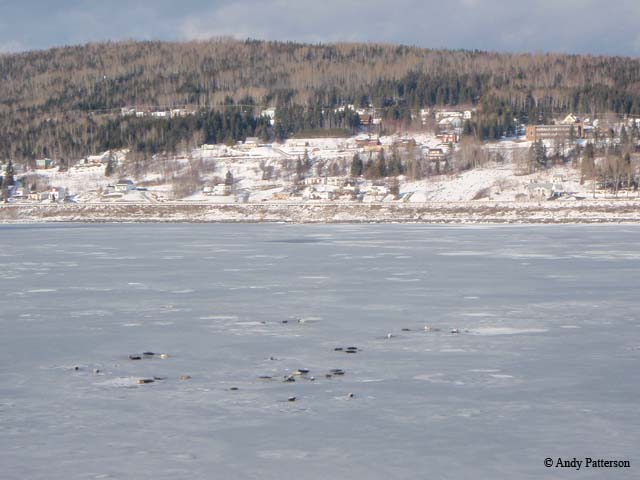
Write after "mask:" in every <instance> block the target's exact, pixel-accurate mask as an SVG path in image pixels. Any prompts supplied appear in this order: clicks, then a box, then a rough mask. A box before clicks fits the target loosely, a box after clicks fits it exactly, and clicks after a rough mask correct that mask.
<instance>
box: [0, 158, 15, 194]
mask: <svg viewBox="0 0 640 480" xmlns="http://www.w3.org/2000/svg"><path fill="white" fill-rule="evenodd" d="M14 175H15V170H14V168H13V163H12V162H11V160H9V163H8V164H7V166H6V168H5V170H4V175H3V177H2V182H0V188H1V190H2V199H3V201H4V203H7V202H8V201H9V187H12V186H13V185H14V178H13V176H14Z"/></svg>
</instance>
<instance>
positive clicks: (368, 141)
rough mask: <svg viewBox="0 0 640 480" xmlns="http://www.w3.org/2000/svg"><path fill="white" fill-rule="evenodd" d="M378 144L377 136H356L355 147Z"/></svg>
mask: <svg viewBox="0 0 640 480" xmlns="http://www.w3.org/2000/svg"><path fill="white" fill-rule="evenodd" d="M379 145H380V139H379V138H371V137H368V138H356V147H358V148H366V147H377V146H379Z"/></svg>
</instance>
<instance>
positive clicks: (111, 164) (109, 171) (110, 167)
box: [104, 155, 116, 177]
mask: <svg viewBox="0 0 640 480" xmlns="http://www.w3.org/2000/svg"><path fill="white" fill-rule="evenodd" d="M115 164H116V162H115V160H114V158H113V155H109V160H108V161H107V166H106V167H105V168H104V176H105V177H110V176H112V175H113V174H114V173H115V171H116V165H115Z"/></svg>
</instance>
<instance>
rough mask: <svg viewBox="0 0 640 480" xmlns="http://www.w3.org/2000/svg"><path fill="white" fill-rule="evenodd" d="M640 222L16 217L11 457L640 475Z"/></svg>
mask: <svg viewBox="0 0 640 480" xmlns="http://www.w3.org/2000/svg"><path fill="white" fill-rule="evenodd" d="M639 239H640V227H638V226H538V227H531V226H499V227H496V226H494V227H490V226H475V227H474V226H466V227H453V226H420V225H322V226H319V225H318V226H311V225H307V226H301V225H294V226H290V225H96V226H88V225H82V224H75V225H3V226H0V257H1V267H0V331H1V332H2V334H1V335H0V466H1V469H2V474H0V477H1V478H2V479H4V480H18V479H20V480H23V479H32V480H38V479H43V480H44V479H47V480H56V479H60V480H72V479H97V478H106V479H132V478H135V479H172V480H173V479H190V480H191V479H194V480H195V479H211V478H229V479H281V478H282V479H287V478H296V479H327V478H329V479H330V478H362V479H365V478H366V479H415V478H424V479H539V478H545V479H546V478H557V479H561V478H578V477H579V478H581V479H602V478H616V479H619V478H638V468H639V463H638V462H640V457H639V456H638V444H640V414H639V413H638V407H637V404H638V396H639V394H640V384H639V383H638V381H637V379H638V365H639V362H640V322H638V317H637V316H638V311H640V308H639V307H640V297H639V296H638V292H639V287H638V278H639V277H638V272H639V271H640V247H639V245H640V243H639V242H638V240H639ZM348 347H357V350H355V353H348V351H347V348H348ZM336 349H342V350H336ZM147 351H150V352H154V353H155V355H142V353H143V352H147ZM161 353H162V354H166V355H162V356H161V355H159V354H161ZM129 355H134V358H135V355H140V357H141V358H140V360H131V359H129ZM76 367H77V369H76ZM298 369H302V370H303V372H304V371H305V369H308V370H309V372H308V373H303V374H299V375H298V374H296V373H300V372H297V370H298ZM335 369H341V370H342V371H343V372H344V374H340V372H337V374H336V372H335V371H334V372H333V373H332V370H335ZM328 374H329V375H331V376H330V377H327V375H328ZM287 375H292V378H293V379H294V380H295V381H287V382H285V381H283V380H284V378H285V376H287ZM181 376H188V377H190V378H187V377H182V379H181ZM260 377H263V378H260ZM266 377H271V378H266ZM143 379H148V380H154V382H153V383H146V384H139V383H138V382H139V380H143ZM349 394H352V395H349ZM293 397H295V401H289V399H292V398H293ZM587 456H588V457H592V458H603V459H612V460H629V461H630V462H631V468H630V469H593V468H592V469H585V468H584V467H583V468H582V469H581V471H580V472H575V470H571V469H564V470H563V469H555V468H551V469H548V468H545V466H544V460H545V458H547V457H552V458H554V459H556V458H557V457H563V458H567V459H572V458H573V457H577V458H582V459H584V457H587Z"/></svg>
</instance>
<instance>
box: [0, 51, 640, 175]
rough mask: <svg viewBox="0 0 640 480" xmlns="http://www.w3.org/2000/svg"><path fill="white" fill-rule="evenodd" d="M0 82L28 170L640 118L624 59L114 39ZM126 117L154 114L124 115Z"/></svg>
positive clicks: (4, 126)
mask: <svg viewBox="0 0 640 480" xmlns="http://www.w3.org/2000/svg"><path fill="white" fill-rule="evenodd" d="M0 78H1V80H2V81H0V132H2V134H1V135H0V160H6V159H13V160H14V161H15V162H24V163H33V161H34V160H35V159H36V158H44V157H51V158H54V159H77V158H82V157H85V156H87V155H90V154H96V153H99V152H101V151H104V150H107V149H113V148H129V149H132V150H135V151H138V152H141V154H143V155H147V156H150V155H152V154H156V153H159V152H162V151H173V152H176V151H180V150H183V151H184V150H185V149H187V148H191V147H195V146H198V145H200V144H202V143H218V142H225V143H233V142H236V141H238V140H245V139H246V137H250V136H258V137H260V138H261V139H262V140H263V141H267V140H273V139H278V140H284V139H286V138H288V137H290V136H292V135H294V134H296V132H298V133H302V134H308V133H309V132H314V131H315V132H316V133H317V132H320V134H321V132H322V131H324V130H329V129H332V130H335V129H336V128H338V129H341V130H343V131H344V132H345V135H349V134H352V133H357V131H359V130H360V129H362V128H363V126H364V127H365V128H368V129H370V130H373V131H375V132H377V133H382V132H383V131H387V132H388V133H391V132H393V131H395V130H397V129H399V128H424V127H425V125H424V122H421V121H420V120H421V118H420V112H421V110H423V109H428V108H431V107H445V106H451V107H454V106H455V107H456V108H461V107H463V106H464V107H466V108H470V109H475V110H476V111H477V115H476V116H475V118H474V119H473V120H469V121H468V122H467V123H466V124H465V130H466V132H465V133H467V134H472V135H475V136H477V137H479V138H482V139H484V138H496V139H497V138H500V137H501V136H502V135H505V134H506V135H509V134H513V133H515V130H516V129H517V124H518V123H527V122H528V123H545V122H548V121H549V119H550V118H551V117H552V116H557V115H558V114H559V113H561V112H569V111H573V112H577V113H584V114H589V115H593V114H596V113H597V114H604V113H606V112H615V113H619V114H640V60H638V59H631V58H625V57H606V56H597V57H596V56H585V55H564V54H498V53H493V52H481V51H464V50H429V49H422V48H417V47H408V46H401V45H383V44H356V43H342V44H328V45H309V44H300V43H292V42H264V41H254V40H247V41H237V40H229V39H220V40H211V41H204V42H186V43H171V42H123V43H111V42H109V43H97V44H87V45H82V46H70V47H63V48H54V49H50V50H44V51H33V52H26V53H20V54H10V55H0ZM122 109H125V110H124V111H126V112H133V113H135V112H142V113H143V114H144V113H145V112H146V113H147V115H146V116H144V115H140V116H137V115H135V114H134V115H129V116H126V117H123V116H122V112H123V110H122ZM269 109H271V110H269ZM154 111H159V112H167V115H166V116H162V115H158V116H155V117H152V116H151V115H150V114H151V113H152V112H154ZM171 111H176V112H185V113H181V114H179V115H178V116H174V117H171V116H170V115H169V112H171ZM265 111H267V112H271V113H268V114H267V116H266V117H265V116H264V115H263V113H264V112H265ZM374 117H377V118H378V119H379V122H378V123H375V124H374V123H373V121H372V120H373V119H374ZM426 126H427V127H428V125H426Z"/></svg>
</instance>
